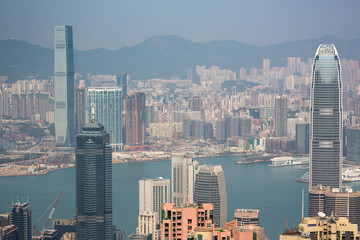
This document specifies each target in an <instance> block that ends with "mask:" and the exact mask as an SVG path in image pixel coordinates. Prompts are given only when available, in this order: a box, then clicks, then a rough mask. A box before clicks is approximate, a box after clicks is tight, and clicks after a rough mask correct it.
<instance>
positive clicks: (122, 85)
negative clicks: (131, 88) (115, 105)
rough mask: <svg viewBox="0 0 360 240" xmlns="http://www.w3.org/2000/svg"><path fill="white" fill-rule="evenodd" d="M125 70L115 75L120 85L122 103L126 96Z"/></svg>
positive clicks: (126, 75)
mask: <svg viewBox="0 0 360 240" xmlns="http://www.w3.org/2000/svg"><path fill="white" fill-rule="evenodd" d="M127 77H128V74H127V72H123V73H122V74H121V75H120V76H117V77H116V81H117V85H118V87H120V89H121V92H122V101H123V104H124V101H125V98H126V96H127Z"/></svg>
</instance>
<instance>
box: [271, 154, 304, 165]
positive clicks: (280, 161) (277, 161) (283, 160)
mask: <svg viewBox="0 0 360 240" xmlns="http://www.w3.org/2000/svg"><path fill="white" fill-rule="evenodd" d="M302 164H309V158H308V157H301V158H293V157H291V156H285V157H275V158H272V159H271V164H270V165H269V166H270V167H284V166H293V165H302Z"/></svg>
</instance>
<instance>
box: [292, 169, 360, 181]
mask: <svg viewBox="0 0 360 240" xmlns="http://www.w3.org/2000/svg"><path fill="white" fill-rule="evenodd" d="M342 180H343V181H344V182H357V181H360V168H356V169H350V168H348V169H344V170H343V175H342ZM296 181H297V182H305V183H308V182H310V173H309V172H306V173H304V175H302V177H301V178H299V179H296Z"/></svg>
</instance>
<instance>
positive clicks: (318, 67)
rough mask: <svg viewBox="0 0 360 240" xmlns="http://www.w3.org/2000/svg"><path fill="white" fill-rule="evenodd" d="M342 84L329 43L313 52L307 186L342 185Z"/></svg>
mask: <svg viewBox="0 0 360 240" xmlns="http://www.w3.org/2000/svg"><path fill="white" fill-rule="evenodd" d="M341 85H342V83H341V69H340V59H339V56H338V53H337V51H336V48H335V46H334V45H332V44H321V45H320V46H319V48H318V49H317V51H316V54H315V58H314V65H313V74H312V82H311V90H310V91H311V92H310V93H311V109H310V111H311V112H310V118H311V124H310V187H312V186H317V185H319V184H321V185H323V186H330V187H333V188H340V189H341V188H342V180H341V173H342V138H343V132H342V130H343V129H342V86H341Z"/></svg>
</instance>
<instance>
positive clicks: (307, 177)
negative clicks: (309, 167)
mask: <svg viewBox="0 0 360 240" xmlns="http://www.w3.org/2000/svg"><path fill="white" fill-rule="evenodd" d="M296 181H297V182H304V183H309V182H310V172H306V173H304V175H302V176H301V178H299V179H296Z"/></svg>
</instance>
